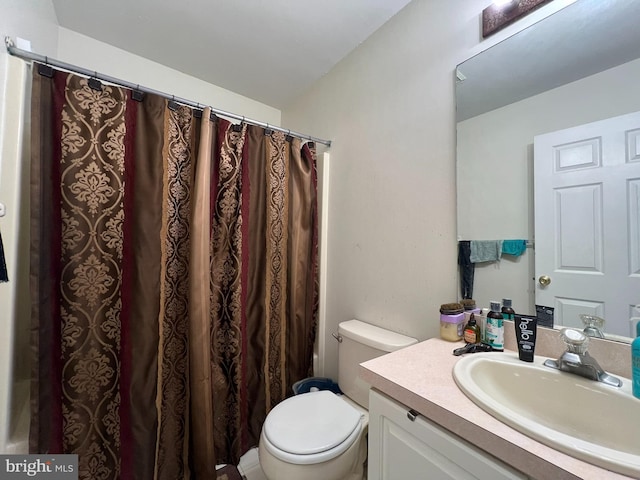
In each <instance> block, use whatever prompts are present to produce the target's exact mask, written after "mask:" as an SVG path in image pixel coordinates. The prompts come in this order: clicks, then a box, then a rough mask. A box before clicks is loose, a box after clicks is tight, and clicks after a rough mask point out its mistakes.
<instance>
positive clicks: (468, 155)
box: [456, 0, 640, 341]
mask: <svg viewBox="0 0 640 480" xmlns="http://www.w3.org/2000/svg"><path fill="white" fill-rule="evenodd" d="M638 18H640V2H638V1H637V0H577V1H576V2H575V3H573V4H571V5H569V6H567V7H565V8H564V9H562V10H560V11H558V12H557V13H555V14H553V15H551V16H549V17H547V18H545V19H544V20H542V21H540V22H538V23H536V24H534V25H532V26H530V27H528V28H526V29H524V30H523V31H521V32H519V33H517V34H515V35H514V36H512V37H509V38H508V39H506V40H504V41H503V42H501V43H498V44H496V45H495V46H493V47H491V48H489V49H487V50H485V51H483V52H482V53H480V54H478V55H476V56H474V57H472V58H470V59H469V60H467V61H465V62H463V63H462V64H460V65H459V66H458V68H457V84H456V105H457V214H458V225H457V227H458V239H459V240H498V239H523V240H527V241H528V242H529V247H528V248H526V250H525V252H524V253H523V254H522V255H520V256H509V255H507V256H503V257H502V259H501V260H500V261H499V262H487V263H479V264H476V268H475V281H474V291H473V298H474V299H475V300H476V302H477V304H478V305H480V306H488V304H489V301H490V300H501V299H503V298H511V299H512V300H513V305H514V308H515V310H516V311H517V312H522V313H530V314H533V313H535V305H536V289H537V288H540V284H539V283H538V277H541V276H542V275H544V274H548V273H549V272H536V271H535V258H534V252H535V245H536V242H538V243H539V242H541V241H542V240H543V238H542V237H541V236H540V235H536V232H535V227H534V212H535V206H536V201H535V200H536V199H535V198H534V197H535V196H534V181H533V174H534V168H533V155H534V152H533V150H534V149H533V143H534V137H535V136H538V135H542V134H546V133H549V132H555V131H558V130H563V129H567V128H570V127H576V126H578V125H584V124H587V123H591V122H596V121H600V120H604V119H609V118H612V117H617V116H620V115H624V114H629V113H632V112H638V111H640V87H638V80H637V79H638V78H640V59H638V57H640V48H639V47H638V45H640V28H638V27H637V19H638ZM638 139H639V140H638V143H637V144H636V146H637V147H638V148H640V135H639V136H638ZM607 233H608V234H610V233H612V232H607ZM623 235H624V233H623ZM550 275H551V277H553V275H552V274H550ZM637 276H638V281H639V282H640V272H638V275H637ZM608 287H610V288H612V289H615V288H616V285H609V286H608ZM637 291H638V298H637V302H636V303H640V288H638V289H637ZM549 306H554V305H549ZM625 308H626V307H625ZM634 314H635V312H633V309H632V308H629V315H628V316H627V317H626V318H618V319H613V318H607V315H606V312H604V315H603V316H604V317H605V319H606V321H607V324H606V325H605V333H607V331H608V330H609V328H608V327H609V326H613V322H622V323H621V324H620V325H615V327H616V328H612V329H611V330H612V331H613V330H615V332H616V333H615V334H608V335H607V337H608V338H611V339H614V340H622V341H628V337H627V335H631V325H630V321H629V318H630V317H631V316H633V315H634ZM574 317H575V318H574V319H573V320H569V319H564V325H569V326H575V327H581V326H582V324H581V323H580V320H579V319H578V318H577V315H574ZM625 332H629V333H628V334H625Z"/></svg>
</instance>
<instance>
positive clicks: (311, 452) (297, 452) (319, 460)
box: [259, 391, 369, 480]
mask: <svg viewBox="0 0 640 480" xmlns="http://www.w3.org/2000/svg"><path fill="white" fill-rule="evenodd" d="M368 421H369V416H368V413H367V412H366V411H365V410H364V409H363V408H362V407H359V406H356V405H355V404H354V403H353V402H350V401H349V400H348V399H346V398H344V396H341V395H337V394H335V393H332V392H329V391H318V392H309V393H304V394H301V395H296V396H294V397H291V398H289V399H287V400H285V401H283V402H281V403H280V404H278V405H277V406H276V407H275V408H274V409H273V410H272V411H271V412H270V413H269V415H268V416H267V419H266V420H265V424H264V426H263V428H262V434H261V436H260V446H259V457H260V465H261V466H262V470H263V471H264V473H265V475H266V476H267V478H269V479H276V478H277V479H280V480H288V479H302V478H304V479H305V480H316V479H317V480H330V479H351V478H353V479H354V480H355V479H361V478H362V475H363V464H364V460H365V459H366V451H367V445H366V439H367V436H366V433H367V426H368Z"/></svg>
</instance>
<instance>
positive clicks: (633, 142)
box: [534, 112, 640, 337]
mask: <svg viewBox="0 0 640 480" xmlns="http://www.w3.org/2000/svg"><path fill="white" fill-rule="evenodd" d="M534 172H535V187H534V190H535V232H536V238H535V270H536V273H535V275H536V304H538V305H545V306H550V307H554V308H555V312H554V313H555V325H565V326H573V327H578V328H582V327H583V325H582V323H581V321H580V318H579V316H578V315H579V314H580V313H590V314H592V315H597V316H599V317H602V318H604V319H605V320H606V325H605V333H608V334H613V335H621V336H626V337H629V336H634V337H635V332H632V331H631V323H630V318H631V317H632V316H633V307H634V306H635V305H637V304H640V112H637V113H632V114H628V115H623V116H620V117H614V118H610V119H607V120H603V121H599V122H594V123H589V124H586V125H581V126H578V127H574V128H569V129H566V130H560V131H557V132H552V133H548V134H545V135H539V136H537V137H535V139H534ZM542 276H547V277H549V278H550V280H551V283H549V284H548V285H546V286H545V285H543V283H544V282H540V279H541V277H542Z"/></svg>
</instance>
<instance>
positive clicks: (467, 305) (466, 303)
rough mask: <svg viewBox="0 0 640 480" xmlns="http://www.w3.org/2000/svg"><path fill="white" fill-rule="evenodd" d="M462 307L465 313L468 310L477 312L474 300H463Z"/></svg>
mask: <svg viewBox="0 0 640 480" xmlns="http://www.w3.org/2000/svg"><path fill="white" fill-rule="evenodd" d="M460 305H462V307H463V308H464V310H465V312H466V311H467V310H475V308H476V301H475V300H474V299H473V298H463V299H462V300H460Z"/></svg>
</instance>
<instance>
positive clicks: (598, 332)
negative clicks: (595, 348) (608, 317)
mask: <svg viewBox="0 0 640 480" xmlns="http://www.w3.org/2000/svg"><path fill="white" fill-rule="evenodd" d="M580 320H582V323H583V324H584V330H583V332H584V333H585V334H586V335H587V336H588V337H595V338H604V333H602V329H603V327H604V318H600V317H596V316H595V315H587V314H582V315H580Z"/></svg>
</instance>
